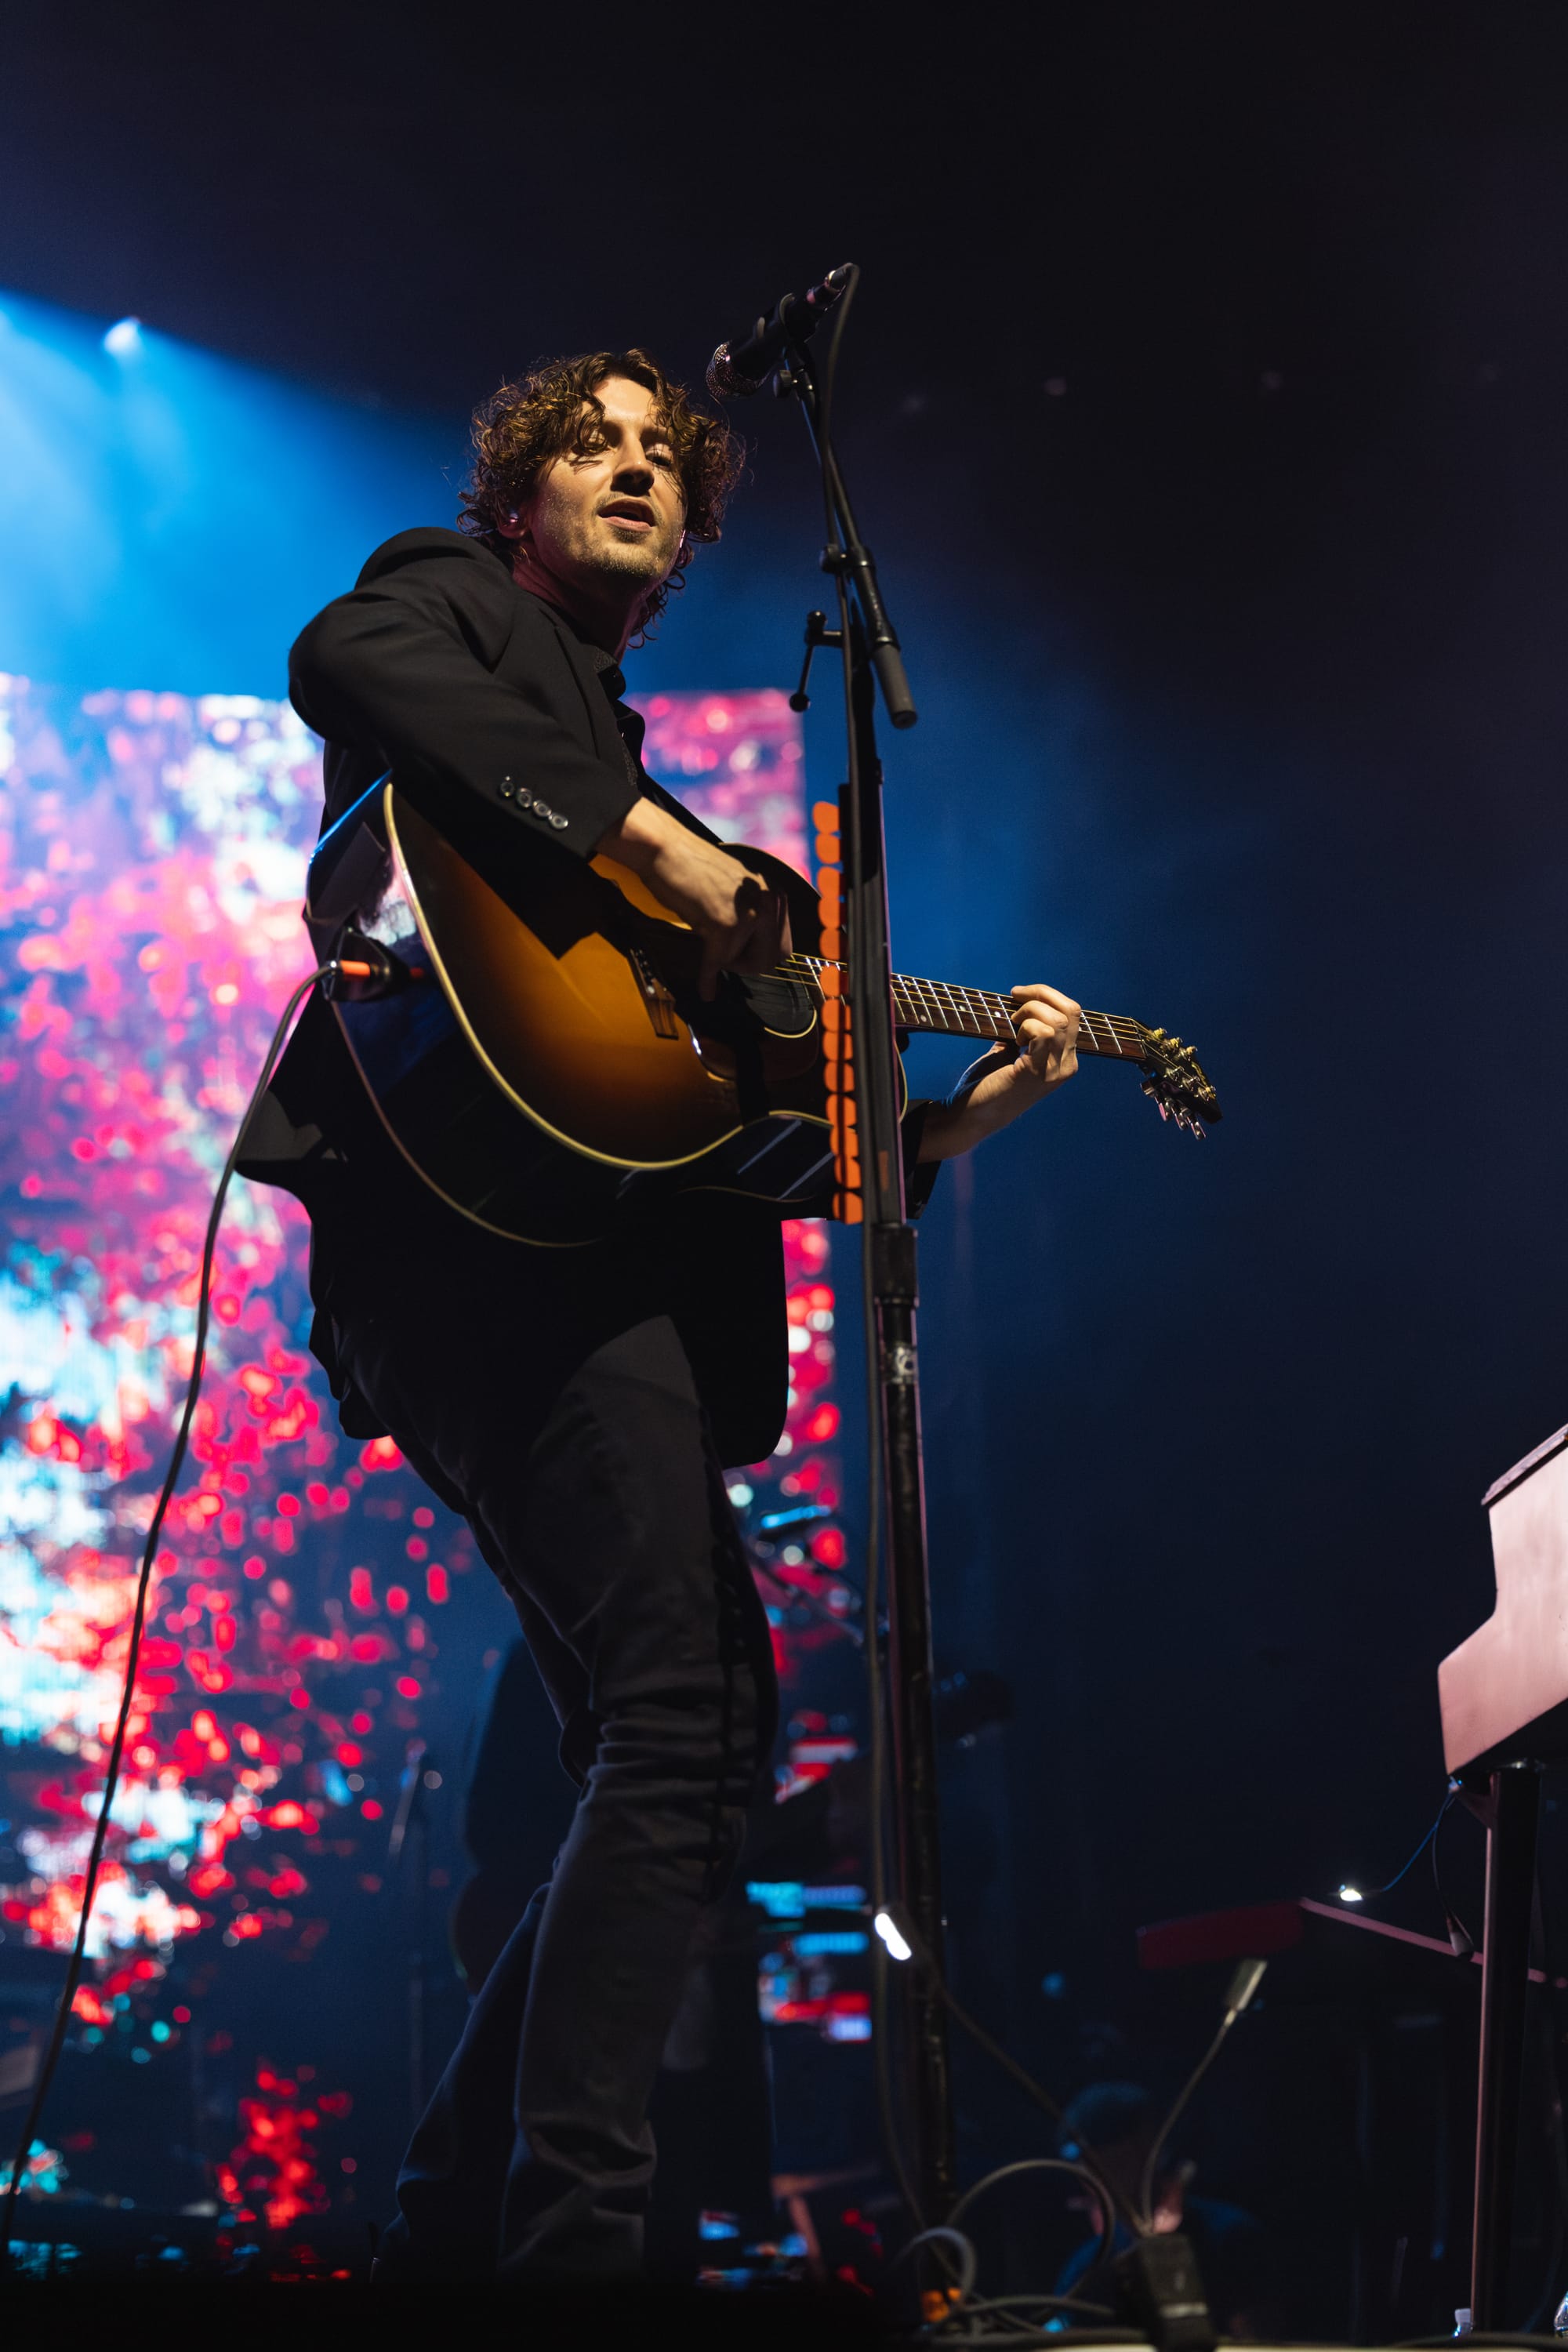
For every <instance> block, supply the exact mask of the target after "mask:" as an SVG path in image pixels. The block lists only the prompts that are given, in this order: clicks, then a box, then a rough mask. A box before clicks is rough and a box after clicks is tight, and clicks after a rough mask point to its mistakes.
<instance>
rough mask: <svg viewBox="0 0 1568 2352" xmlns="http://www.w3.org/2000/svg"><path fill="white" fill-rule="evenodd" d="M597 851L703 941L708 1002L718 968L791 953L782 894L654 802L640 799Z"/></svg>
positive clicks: (744, 967)
mask: <svg viewBox="0 0 1568 2352" xmlns="http://www.w3.org/2000/svg"><path fill="white" fill-rule="evenodd" d="M598 846H599V850H600V852H601V854H602V855H603V856H605V857H613V858H615V859H616V860H617V861H618V863H619V864H621V865H622V866H630V867H631V869H632V872H633V873H634V874H637V875H640V876H641V877H642V879H643V880H644V881H645V882H646V883H647V887H648V888H649V889H650V890H651V891H652V892H653V895H654V897H655V898H657V899H658V901H659V904H660V905H661V906H664V907H668V908H669V911H670V913H671V914H672V915H679V917H680V919H681V921H682V922H684V923H689V924H690V926H691V928H692V929H693V930H694V931H695V932H696V934H697V936H698V938H699V939H700V940H701V942H702V971H701V975H700V979H699V981H698V992H699V993H700V995H702V996H704V997H711V996H712V994H713V992H714V990H715V989H716V988H717V986H718V982H719V974H720V973H721V971H772V970H773V967H774V965H775V964H776V963H777V962H778V961H779V960H780V958H781V957H782V956H786V955H787V954H788V953H789V951H790V946H791V940H790V929H789V908H788V907H787V906H786V904H785V902H784V898H783V896H782V895H781V894H780V893H779V892H778V891H776V890H770V889H769V887H768V886H767V884H766V883H765V882H764V881H763V880H762V879H761V877H759V876H758V875H755V874H753V873H752V871H751V869H750V868H749V867H748V866H742V863H741V861H740V859H739V858H738V857H731V856H730V854H729V852H728V851H727V850H723V849H720V848H717V847H716V846H715V845H713V843H711V842H710V841H704V840H703V839H702V837H701V835H700V834H695V833H691V832H689V830H688V828H687V827H686V826H685V825H683V824H681V823H680V821H679V818H677V817H673V816H671V815H670V814H669V813H668V810H666V809H661V808H660V807H659V806H658V803H657V802H656V801H649V800H639V801H637V802H634V803H633V805H632V806H631V807H630V808H629V809H628V810H627V811H626V815H625V816H624V817H623V818H622V819H621V822H620V824H618V825H616V827H615V829H614V830H613V831H612V832H610V833H606V834H605V835H604V837H603V839H602V840H601V841H600V843H599V845H598Z"/></svg>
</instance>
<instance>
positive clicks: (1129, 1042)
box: [789, 955, 1148, 1062]
mask: <svg viewBox="0 0 1568 2352" xmlns="http://www.w3.org/2000/svg"><path fill="white" fill-rule="evenodd" d="M789 961H790V965H791V967H792V968H794V969H795V970H796V971H800V970H801V968H802V967H809V969H810V971H811V973H812V976H813V978H815V977H816V974H817V973H819V972H820V971H824V970H825V969H826V968H827V960H826V959H825V958H823V957H819V956H798V955H797V956H792V957H791V958H790V960H789ZM834 968H835V969H837V970H842V966H835V967H834ZM1015 1011H1016V1007H1015V1005H1014V1003H1013V1000H1012V998H1011V997H1010V996H1001V995H998V994H997V993H996V992H994V990H992V989H989V988H958V987H955V986H954V985H953V984H952V982H950V981H945V980H915V979H912V978H911V977H910V974H909V973H908V972H901V971H896V972H895V973H894V974H893V1019H894V1021H895V1022H896V1023H897V1024H898V1026H899V1027H900V1029H910V1030H917V1031H919V1032H920V1033H921V1034H922V1035H925V1036H931V1037H978V1038H980V1039H981V1040H982V1041H983V1042H984V1044H986V1045H1014V1044H1016V1041H1017V1035H1018V1031H1017V1026H1016V1023H1015V1021H1014V1018H1013V1015H1014V1013H1015ZM1078 1050H1079V1053H1080V1054H1103V1055H1106V1056H1107V1057H1108V1058H1109V1059H1110V1060H1111V1061H1116V1062H1142V1061H1146V1060H1147V1059H1148V1055H1147V1054H1146V1052H1145V1050H1144V1045H1143V1028H1142V1023H1140V1022H1137V1021H1132V1020H1130V1019H1129V1018H1128V1017H1127V1015H1126V1014H1125V1013H1088V1012H1085V1013H1079V1024H1078Z"/></svg>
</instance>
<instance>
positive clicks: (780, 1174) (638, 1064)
mask: <svg viewBox="0 0 1568 2352" xmlns="http://www.w3.org/2000/svg"><path fill="white" fill-rule="evenodd" d="M736 854H737V855H738V856H742V857H743V858H744V860H745V863H746V864H747V866H751V867H752V868H753V869H754V870H755V871H757V872H758V873H759V874H761V875H762V876H763V878H764V879H765V880H766V881H767V882H768V883H769V884H770V886H771V887H773V888H776V889H778V890H780V891H782V892H783V893H784V896H785V898H786V899H787V902H788V905H789V908H790V919H791V929H792V933H793V940H794V951H793V953H792V954H791V955H790V956H789V957H788V958H787V959H786V960H785V961H784V963H783V964H782V965H781V966H780V967H779V968H778V970H776V971H771V972H766V973H763V974H761V975H759V976H757V977H753V978H746V979H742V978H739V977H737V976H736V975H733V974H726V975H724V976H723V977H722V978H721V984H720V988H719V992H718V995H717V997H716V999H715V1000H714V1001H713V1002H712V1003H704V1002H703V1001H702V1000H701V999H700V997H699V995H698V992H697V973H698V967H699V963H700V950H699V944H698V941H697V940H696V939H695V937H694V935H693V934H692V932H691V931H690V930H689V929H688V928H687V927H686V925H685V924H684V923H682V922H680V921H679V919H677V918H676V917H675V916H673V915H671V914H670V913H669V912H668V909H667V908H664V907H662V906H661V905H660V904H659V902H658V899H656V898H654V897H653V895H652V894H651V892H650V891H649V890H648V889H647V887H646V885H645V884H644V883H643V882H642V881H641V880H640V878H639V877H637V875H635V874H633V873H631V872H630V871H629V870H628V869H627V868H626V867H624V866H617V865H616V863H615V862H614V861H613V860H611V859H609V858H604V857H596V858H595V859H594V860H593V862H592V864H591V865H590V864H584V863H583V862H582V861H580V860H578V859H574V858H572V857H569V856H565V855H555V854H551V855H549V856H540V857H538V858H536V859H535V860H533V861H532V869H533V870H531V871H530V870H527V869H526V868H525V870H524V871H523V872H522V873H521V874H520V875H516V876H511V877H508V878H507V880H506V882H505V883H504V884H503V885H501V886H500V887H497V886H496V885H494V884H492V883H490V882H489V881H487V880H486V879H485V878H484V877H482V876H480V875H479V874H478V873H477V872H476V871H475V869H474V867H473V866H470V865H469V864H468V861H467V860H466V859H465V858H463V857H462V856H459V855H458V852H457V851H456V850H455V849H454V848H453V847H452V846H451V845H450V844H449V843H448V842H447V840H446V839H445V838H444V837H443V836H442V835H440V834H439V833H438V832H437V831H436V829H435V828H434V827H433V826H432V825H431V824H428V823H427V822H426V819H425V818H424V817H422V816H421V815H420V814H419V813H418V811H417V810H416V808H415V807H414V806H413V804H412V803H410V802H409V801H408V800H407V798H406V797H405V795H404V794H402V793H399V792H398V790H397V788H396V785H395V782H393V780H392V779H391V778H386V779H384V780H383V781H382V782H380V783H378V784H376V785H374V787H373V788H372V790H371V791H370V792H369V793H366V794H365V795H364V797H363V799H362V800H361V801H360V802H359V803H356V805H355V806H354V807H353V809H351V810H350V811H349V812H348V814H346V815H345V816H344V817H342V819H340V821H339V823H338V824H336V825H334V826H333V827H332V829H331V832H330V833H328V834H327V835H325V836H324V837H323V839H322V840H321V843H320V845H318V847H317V850H316V853H315V856H314V857H313V858H312V860H311V864H310V883H309V895H308V898H307V903H306V910H305V912H306V920H307V923H308V925H309V927H310V934H311V938H312V940H313V941H314V943H315V945H316V948H317V950H318V952H319V953H320V955H321V958H322V960H323V961H325V960H326V959H328V958H329V957H336V958H338V959H340V960H342V961H345V962H350V963H353V964H355V965H357V966H358V967H359V970H360V972H361V975H362V976H361V977H359V978H349V979H345V978H342V977H339V978H337V979H335V980H334V982H332V983H331V989H330V993H331V1003H332V1010H333V1013H334V1014H335V1016H336V1019H337V1021H338V1023H339V1024H340V1026H341V1029H342V1035H343V1038H344V1041H345V1043H346V1045H347V1046H348V1050H349V1052H350V1054H351V1055H352V1056H353V1062H354V1064H355V1066H356V1067H357V1069H358V1071H359V1073H360V1076H361V1077H362V1078H363V1082H364V1085H365V1087H366V1089H367V1091H368V1092H369V1095H370V1097H371V1099H372V1101H373V1102H374V1105H375V1108H376V1110H377V1112H378V1113H379V1115H380V1118H381V1119H382V1121H383V1123H384V1126H385V1128H386V1129H387V1131H388V1132H389V1134H390V1135H391V1136H392V1138H393V1139H394V1140H395V1143H396V1145H397V1147H398V1149H399V1150H400V1151H402V1153H403V1154H404V1156H405V1158H406V1159H407V1160H408V1161H409V1162H410V1163H411V1165H412V1166H413V1167H414V1168H415V1169H416V1171H417V1172H418V1173H419V1175H420V1176H421V1177H423V1179H424V1180H425V1181H426V1183H427V1184H429V1185H430V1186H431V1187H432V1188H433V1189H434V1190H435V1191H436V1192H437V1193H439V1194H440V1195H441V1197H442V1198H443V1199H444V1200H445V1201H447V1202H448V1203H449V1204H450V1205H451V1206H452V1207H453V1208H455V1209H457V1210H458V1211H459V1212H460V1213H462V1214H463V1215H465V1216H467V1217H469V1218H471V1219H473V1220H474V1221H475V1222H476V1223H479V1224H481V1225H484V1226H487V1227H489V1228H490V1229H491V1230H493V1231H495V1232H497V1233H500V1234H507V1235H509V1236H510V1237H511V1238H512V1239H515V1240H517V1241H521V1242H531V1243H533V1244H539V1245H542V1246H556V1247H562V1246H572V1245H574V1244H583V1243H585V1242H589V1241H592V1240H594V1239H595V1238H597V1237H598V1236H599V1235H601V1234H604V1233H605V1231H606V1230H607V1229H608V1228H609V1227H610V1225H611V1224H612V1223H614V1222H615V1221H616V1219H617V1218H618V1217H620V1216H623V1215H625V1214H626V1213H628V1212H635V1211H636V1210H637V1209H638V1208H641V1207H647V1206H651V1205H653V1204H655V1203H657V1202H658V1201H659V1200H660V1199H663V1198H666V1197H668V1194H669V1193H670V1192H672V1191H679V1190H684V1189H687V1188H689V1187H691V1186H701V1187H708V1188H716V1189H720V1190H723V1191H728V1192H744V1193H747V1194H750V1195H751V1196H752V1197H753V1198H755V1199H757V1200H759V1201H762V1202H768V1203H769V1204H771V1205H772V1206H773V1207H774V1208H776V1210H777V1211H778V1212H779V1213H781V1214H783V1215H796V1216H803V1215H812V1214H818V1213H824V1212H825V1210H826V1205H827V1202H828V1200H829V1198H830V1196H831V1191H832V1168H833V1160H832V1149H831V1144H830V1141H829V1134H828V1126H827V1105H826V1092H825V1087H824V1075H823V1039H822V1026H821V1007H822V1003H823V997H824V981H825V976H826V975H828V974H829V973H831V972H832V971H836V969H837V968H836V967H831V966H828V965H826V964H825V962H824V961H823V960H822V958H821V956H820V953H819V946H820V938H821V926H820V920H819V916H818V911H817V901H816V893H815V891H814V890H813V889H812V888H811V886H810V885H809V883H807V882H805V880H803V878H802V877H801V876H800V875H798V874H796V873H795V871H794V870H793V869H792V868H791V867H789V866H784V864H782V863H781V862H780V861H779V860H778V859H777V858H773V857H770V856H767V855H766V854H765V853H764V852H763V851H760V850H753V849H738V850H737V853H736ZM519 863H520V865H521V864H522V861H519ZM833 984H834V983H833V982H832V981H831V979H829V981H828V985H829V986H830V987H831V986H832V985H833ZM893 1014H894V1018H895V1020H896V1022H897V1023H898V1024H899V1026H900V1028H902V1029H920V1030H926V1031H931V1032H935V1033H937V1034H946V1035H957V1036H966V1037H975V1038H980V1039H984V1041H986V1042H988V1043H991V1044H996V1043H1004V1044H1005V1043H1007V1042H1009V1041H1010V1040H1011V1039H1012V1038H1013V1036H1014V1030H1013V1024H1012V1019H1011V1010H1010V1003H1009V1000H1008V999H1007V998H1005V997H1002V996H997V995H994V994H992V993H990V992H986V991H983V990H977V989H956V988H952V987H949V986H947V985H946V984H945V983H942V982H931V981H914V980H909V979H906V978H904V977H902V976H900V977H899V978H897V979H896V980H895V982H894V988H893ZM1079 1051H1080V1053H1091V1054H1100V1055H1109V1056H1112V1057H1114V1058H1117V1059H1121V1060H1125V1061H1130V1062H1132V1063H1134V1064H1135V1065H1136V1066H1138V1068H1139V1074H1140V1076H1141V1078H1142V1081H1143V1084H1144V1087H1145V1089H1146V1090H1147V1091H1149V1092H1150V1093H1152V1094H1153V1095H1154V1097H1155V1098H1156V1100H1157V1101H1158V1102H1159V1104H1160V1108H1161V1109H1162V1110H1163V1111H1164V1112H1167V1113H1169V1114H1171V1115H1173V1116H1174V1117H1175V1118H1177V1119H1179V1120H1180V1121H1181V1123H1182V1124H1183V1125H1184V1126H1188V1127H1191V1128H1193V1129H1194V1131H1199V1132H1201V1122H1209V1123H1212V1121H1213V1120H1214V1119H1215V1118H1217V1117H1218V1115H1219V1114H1218V1107H1217V1105H1216V1103H1215V1099H1214V1092H1213V1088H1212V1087H1210V1086H1209V1084H1208V1081H1207V1079H1206V1078H1205V1077H1204V1075H1203V1073H1202V1071H1201V1070H1200V1069H1199V1068H1198V1066H1197V1064H1196V1061H1195V1059H1194V1056H1193V1055H1192V1050H1191V1048H1190V1047H1186V1046H1183V1045H1181V1043H1180V1040H1179V1039H1174V1038H1172V1039H1166V1038H1165V1036H1164V1034H1163V1031H1159V1030H1148V1029H1145V1028H1143V1027H1142V1024H1139V1023H1137V1022H1132V1021H1128V1020H1125V1019H1123V1018H1121V1017H1117V1016H1111V1015H1108V1014H1102V1013H1087V1014H1085V1016H1084V1022H1083V1026H1082V1029H1081V1030H1080V1034H1079Z"/></svg>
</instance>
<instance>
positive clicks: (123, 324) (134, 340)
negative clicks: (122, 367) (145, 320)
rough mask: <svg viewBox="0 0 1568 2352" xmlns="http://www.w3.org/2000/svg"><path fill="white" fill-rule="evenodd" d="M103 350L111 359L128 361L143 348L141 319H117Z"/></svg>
mask: <svg viewBox="0 0 1568 2352" xmlns="http://www.w3.org/2000/svg"><path fill="white" fill-rule="evenodd" d="M103 348H104V350H105V351H106V352H108V353H109V355H110V358H111V359H117V360H128V359H130V358H131V356H132V353H133V352H139V351H140V350H141V348H142V321H141V320H140V319H116V320H115V322H114V324H113V326H112V327H110V330H109V332H108V333H107V334H106V335H105V336H104V339H103Z"/></svg>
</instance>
